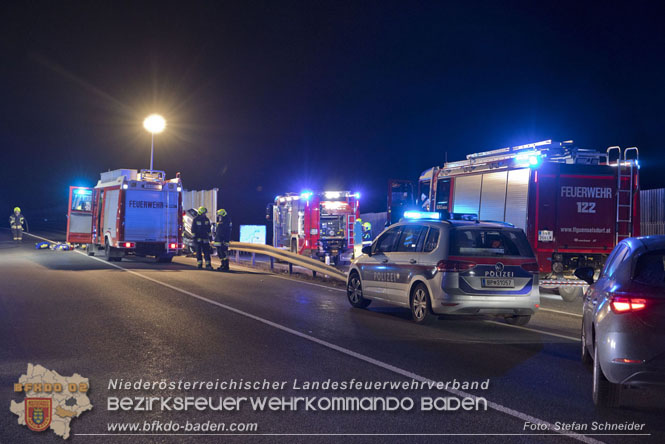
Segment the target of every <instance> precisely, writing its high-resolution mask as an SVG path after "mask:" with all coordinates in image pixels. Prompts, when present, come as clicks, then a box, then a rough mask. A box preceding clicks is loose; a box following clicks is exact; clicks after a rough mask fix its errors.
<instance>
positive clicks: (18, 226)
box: [9, 207, 27, 242]
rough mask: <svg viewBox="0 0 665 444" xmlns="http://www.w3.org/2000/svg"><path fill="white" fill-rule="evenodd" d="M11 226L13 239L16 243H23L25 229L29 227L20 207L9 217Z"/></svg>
mask: <svg viewBox="0 0 665 444" xmlns="http://www.w3.org/2000/svg"><path fill="white" fill-rule="evenodd" d="M9 226H10V227H11V229H12V237H13V238H14V240H15V241H17V242H21V241H23V227H24V226H25V227H27V222H26V220H25V217H23V215H22V214H21V209H20V208H19V207H16V208H14V213H13V214H12V215H11V216H9Z"/></svg>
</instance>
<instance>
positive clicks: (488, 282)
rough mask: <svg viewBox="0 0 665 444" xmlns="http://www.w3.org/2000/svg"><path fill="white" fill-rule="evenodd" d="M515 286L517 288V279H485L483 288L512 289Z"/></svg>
mask: <svg viewBox="0 0 665 444" xmlns="http://www.w3.org/2000/svg"><path fill="white" fill-rule="evenodd" d="M514 286H515V279H496V278H485V279H483V287H490V288H510V287H514Z"/></svg>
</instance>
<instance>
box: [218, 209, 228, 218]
mask: <svg viewBox="0 0 665 444" xmlns="http://www.w3.org/2000/svg"><path fill="white" fill-rule="evenodd" d="M217 215H218V216H222V217H226V210H225V209H224V208H220V209H219V210H217Z"/></svg>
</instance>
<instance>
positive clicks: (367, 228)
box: [363, 222, 372, 230]
mask: <svg viewBox="0 0 665 444" xmlns="http://www.w3.org/2000/svg"><path fill="white" fill-rule="evenodd" d="M363 228H364V229H365V230H371V229H372V224H370V223H369V222H365V223H364V224H363Z"/></svg>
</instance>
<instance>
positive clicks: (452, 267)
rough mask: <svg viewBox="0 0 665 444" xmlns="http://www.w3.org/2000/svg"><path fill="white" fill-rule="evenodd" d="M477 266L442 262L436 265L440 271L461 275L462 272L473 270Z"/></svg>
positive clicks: (447, 261)
mask: <svg viewBox="0 0 665 444" xmlns="http://www.w3.org/2000/svg"><path fill="white" fill-rule="evenodd" d="M475 266H476V263H475V262H467V261H450V260H441V261H439V263H438V264H436V269H437V270H438V271H447V272H453V273H459V272H460V271H467V270H471V269H472V268H473V267H475Z"/></svg>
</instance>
